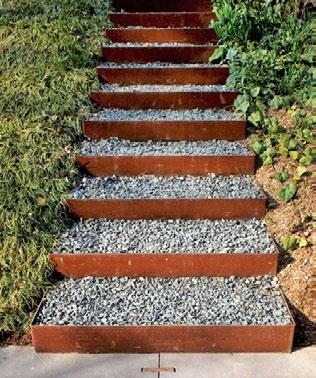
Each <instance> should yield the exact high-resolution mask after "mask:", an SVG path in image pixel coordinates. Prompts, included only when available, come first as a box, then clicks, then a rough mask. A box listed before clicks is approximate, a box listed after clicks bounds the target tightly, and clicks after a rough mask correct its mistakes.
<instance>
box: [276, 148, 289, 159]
mask: <svg viewBox="0 0 316 378" xmlns="http://www.w3.org/2000/svg"><path fill="white" fill-rule="evenodd" d="M278 152H279V154H280V155H281V156H283V157H287V156H288V154H289V150H288V149H287V148H286V147H283V146H281V147H279V150H278Z"/></svg>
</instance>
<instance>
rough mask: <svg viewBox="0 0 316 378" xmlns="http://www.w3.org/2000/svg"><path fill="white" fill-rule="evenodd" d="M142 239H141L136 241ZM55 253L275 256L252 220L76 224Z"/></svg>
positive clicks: (264, 232)
mask: <svg viewBox="0 0 316 378" xmlns="http://www.w3.org/2000/svg"><path fill="white" fill-rule="evenodd" d="M140 235H141V237H139V236H140ZM56 252H57V253H74V254H80V253H126V254H129V253H130V254H133V253H274V252H275V246H274V244H273V241H272V239H271V237H270V236H269V234H268V232H267V228H266V225H265V224H264V223H263V222H260V221H258V220H255V219H250V220H246V221H229V220H218V221H210V220H197V221H192V220H165V221H164V220H156V221H150V220H136V221H131V220H130V221H129V220H108V219H101V220H95V219H90V220H87V221H79V222H77V223H75V224H73V226H72V227H71V228H68V229H67V230H66V231H64V232H63V233H62V234H61V235H60V237H59V246H58V248H57V250H56Z"/></svg>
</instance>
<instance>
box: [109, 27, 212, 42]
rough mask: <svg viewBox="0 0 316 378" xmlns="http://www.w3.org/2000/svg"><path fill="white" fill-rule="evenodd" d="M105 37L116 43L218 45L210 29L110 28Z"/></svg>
mask: <svg viewBox="0 0 316 378" xmlns="http://www.w3.org/2000/svg"><path fill="white" fill-rule="evenodd" d="M103 32H104V35H105V37H106V38H107V39H108V40H109V41H112V42H115V43H192V44H197V45H201V44H204V43H206V44H209V43H210V42H212V43H217V41H218V37H217V35H216V33H215V30H214V29H210V28H143V27H130V28H126V29H122V28H108V29H104V30H103Z"/></svg>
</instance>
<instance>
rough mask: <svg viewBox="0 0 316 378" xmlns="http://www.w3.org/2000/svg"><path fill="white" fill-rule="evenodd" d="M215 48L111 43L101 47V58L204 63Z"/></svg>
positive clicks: (122, 61) (108, 59)
mask: <svg viewBox="0 0 316 378" xmlns="http://www.w3.org/2000/svg"><path fill="white" fill-rule="evenodd" d="M215 49H216V46H214V45H188V44H182V45H180V44H165V45H152V46H150V45H147V46H144V45H140V44H138V45H136V44H134V45H133V46H131V45H125V46H123V45H117V46H115V45H114V46H113V45H112V46H103V47H102V58H103V59H105V60H106V61H108V62H117V63H148V62H158V61H160V62H169V63H205V62H208V61H209V58H210V56H212V54H213V53H214V51H215Z"/></svg>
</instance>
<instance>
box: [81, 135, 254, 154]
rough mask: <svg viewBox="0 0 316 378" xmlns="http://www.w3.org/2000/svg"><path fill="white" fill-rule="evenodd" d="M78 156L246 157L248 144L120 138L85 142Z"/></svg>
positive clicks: (248, 151) (248, 152)
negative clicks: (142, 140)
mask: <svg viewBox="0 0 316 378" xmlns="http://www.w3.org/2000/svg"><path fill="white" fill-rule="evenodd" d="M79 155H81V156H113V155H114V156H144V155H145V156H149V155H156V156H166V155H169V156H170V155H171V156H172V155H182V156H183V155H191V156H201V155H203V156H249V155H251V153H250V150H249V149H248V147H247V145H246V144H245V143H243V142H227V141H222V140H213V141H197V142H191V141H180V142H169V141H145V142H135V141H130V140H123V139H119V138H109V139H104V140H100V141H91V140H85V141H83V143H82V145H81V149H80V151H79Z"/></svg>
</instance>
